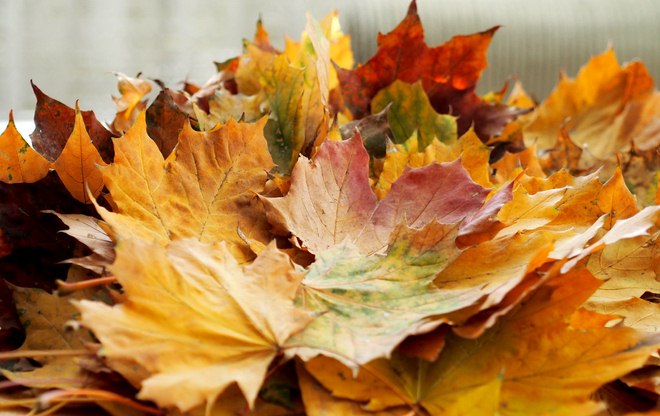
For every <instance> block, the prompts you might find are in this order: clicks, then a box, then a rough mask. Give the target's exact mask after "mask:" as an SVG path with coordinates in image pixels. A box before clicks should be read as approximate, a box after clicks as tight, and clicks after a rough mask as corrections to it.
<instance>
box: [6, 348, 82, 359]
mask: <svg viewBox="0 0 660 416" xmlns="http://www.w3.org/2000/svg"><path fill="white" fill-rule="evenodd" d="M94 354H95V353H94V352H92V351H88V350H83V349H80V350H24V351H21V350H18V351H7V352H0V361H2V360H13V359H15V358H34V357H78V356H81V355H94Z"/></svg>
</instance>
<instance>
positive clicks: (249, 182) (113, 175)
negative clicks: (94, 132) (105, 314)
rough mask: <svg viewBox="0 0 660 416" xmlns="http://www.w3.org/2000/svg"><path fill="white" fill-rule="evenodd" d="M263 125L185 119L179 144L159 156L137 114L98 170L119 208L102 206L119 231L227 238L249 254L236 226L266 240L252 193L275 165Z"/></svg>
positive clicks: (154, 236)
mask: <svg viewBox="0 0 660 416" xmlns="http://www.w3.org/2000/svg"><path fill="white" fill-rule="evenodd" d="M264 123H265V120H261V121H259V122H257V123H253V124H249V123H236V122H234V121H229V123H227V124H226V125H224V126H217V127H216V128H214V129H213V130H210V131H205V132H197V131H194V130H193V129H192V127H190V124H188V123H186V124H185V125H184V128H183V130H182V132H181V134H180V136H179V144H178V145H177V147H176V150H175V151H174V152H173V153H172V154H171V155H170V156H169V157H168V159H167V160H163V156H162V155H161V153H160V151H159V150H158V147H157V146H156V144H155V143H154V142H153V141H152V140H151V139H150V138H149V136H148V135H147V133H146V124H145V117H144V114H143V115H141V116H140V117H139V118H138V120H137V121H136V123H135V124H134V125H133V127H132V128H131V129H130V130H129V131H128V132H126V134H125V135H124V136H123V137H122V138H120V139H117V140H115V142H114V144H115V163H113V164H111V165H110V166H108V167H107V168H106V169H103V180H104V181H105V184H106V186H107V187H108V190H109V191H110V195H111V196H112V199H113V201H114V203H115V204H116V207H117V212H108V211H106V210H104V209H103V208H99V210H100V212H101V213H102V215H103V217H104V219H105V220H106V221H107V222H108V223H109V224H110V225H111V226H112V227H113V228H115V231H116V232H117V234H118V235H119V237H122V236H127V235H133V236H139V237H141V238H147V239H155V240H158V241H161V242H163V243H166V242H167V241H169V240H170V239H173V238H186V237H195V238H197V239H199V240H200V241H202V242H217V241H222V240H224V241H227V242H228V243H229V245H230V248H231V250H232V252H233V253H234V254H235V255H237V256H238V257H239V258H240V259H243V260H247V259H249V258H251V257H253V254H252V252H251V250H250V248H249V247H248V245H247V244H246V243H245V242H244V241H243V239H242V238H241V236H240V233H239V229H240V232H242V233H243V234H244V235H245V236H247V237H248V238H250V239H254V240H257V241H261V242H264V243H266V242H268V240H269V234H268V231H267V226H266V225H265V215H263V213H262V211H261V206H260V204H259V202H258V201H257V200H256V197H255V193H256V192H260V191H261V190H262V189H263V186H264V184H265V182H266V176H267V172H268V171H269V170H270V169H271V168H272V166H273V162H272V159H271V157H270V154H269V153H268V149H267V146H266V140H265V139H264V136H263V127H264Z"/></svg>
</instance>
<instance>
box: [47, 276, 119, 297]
mask: <svg viewBox="0 0 660 416" xmlns="http://www.w3.org/2000/svg"><path fill="white" fill-rule="evenodd" d="M116 281H117V278H116V277H115V276H105V277H98V278H96V279H89V280H83V281H80V282H75V283H67V282H65V281H63V280H59V279H58V280H57V287H58V288H59V290H60V291H61V292H62V293H65V294H66V293H70V292H75V291H76V290H84V289H89V288H92V287H97V286H103V285H108V284H110V283H115V282H116Z"/></svg>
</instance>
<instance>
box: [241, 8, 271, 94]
mask: <svg viewBox="0 0 660 416" xmlns="http://www.w3.org/2000/svg"><path fill="white" fill-rule="evenodd" d="M278 54H279V52H278V51H277V50H276V49H275V48H273V47H272V45H271V44H270V40H269V39H268V32H266V31H265V30H264V28H263V25H262V22H261V20H259V22H258V23H257V33H256V35H255V39H254V41H253V42H248V41H243V55H242V56H241V57H240V58H239V63H238V68H236V75H235V82H236V86H237V89H238V92H240V93H242V94H245V95H254V94H257V93H258V92H259V91H260V90H261V80H260V79H261V77H262V75H263V74H264V70H265V69H266V68H267V67H268V66H269V65H270V63H271V62H272V61H273V59H275V57H276V56H277V55H278Z"/></svg>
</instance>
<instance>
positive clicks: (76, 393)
mask: <svg viewBox="0 0 660 416" xmlns="http://www.w3.org/2000/svg"><path fill="white" fill-rule="evenodd" d="M77 397H85V398H89V400H88V401H90V402H97V401H110V402H115V403H120V404H123V405H126V406H128V407H132V408H133V409H136V410H140V411H142V412H145V413H148V414H152V415H162V414H163V413H162V411H161V410H159V409H156V408H154V407H150V406H146V405H144V404H142V403H138V402H136V401H135V400H131V399H129V398H127V397H124V396H120V395H119V394H117V393H113V392H111V391H106V390H98V389H77V390H53V391H49V392H46V393H44V394H42V395H41V396H39V401H38V403H39V404H40V405H43V406H44V407H46V406H48V405H50V403H52V402H61V401H65V400H67V399H70V398H77Z"/></svg>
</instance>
